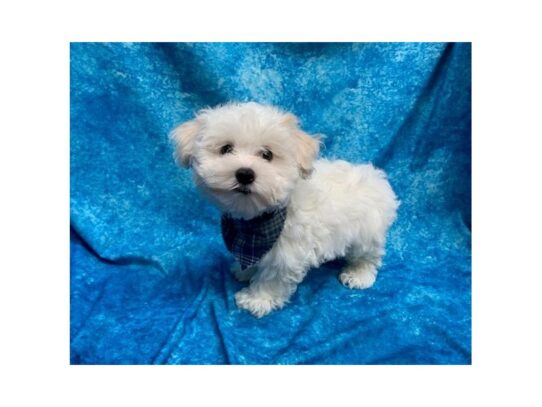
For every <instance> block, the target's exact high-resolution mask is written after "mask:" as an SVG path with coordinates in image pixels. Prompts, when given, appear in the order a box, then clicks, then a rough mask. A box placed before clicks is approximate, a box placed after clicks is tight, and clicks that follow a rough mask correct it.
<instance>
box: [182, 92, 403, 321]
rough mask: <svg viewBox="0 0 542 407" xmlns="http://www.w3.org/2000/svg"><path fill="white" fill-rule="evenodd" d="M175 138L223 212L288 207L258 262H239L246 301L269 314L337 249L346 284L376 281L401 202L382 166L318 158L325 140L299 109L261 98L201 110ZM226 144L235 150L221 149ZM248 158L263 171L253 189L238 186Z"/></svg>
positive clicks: (241, 301) (240, 301)
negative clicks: (306, 128) (311, 131)
mask: <svg viewBox="0 0 542 407" xmlns="http://www.w3.org/2000/svg"><path fill="white" fill-rule="evenodd" d="M172 138H173V140H174V142H175V143H176V146H177V153H176V154H177V158H178V161H179V162H180V163H181V164H184V165H192V169H193V174H194V180H195V182H196V184H197V185H198V186H199V187H200V188H201V189H202V190H203V191H204V192H205V193H206V194H207V195H208V196H209V197H210V198H211V199H212V200H213V201H214V202H215V203H216V204H217V205H218V207H219V208H220V209H221V210H222V211H225V212H228V213H230V214H231V215H232V216H234V217H239V218H244V219H251V218H253V217H255V216H258V215H260V214H261V213H263V212H265V211H267V210H270V209H272V208H276V207H280V206H287V208H288V213H287V218H286V222H285V224H284V229H283V231H282V233H281V235H280V237H279V239H278V240H277V242H276V243H275V245H274V246H273V248H272V249H271V250H270V251H269V252H268V253H266V254H265V255H264V257H263V258H262V259H261V260H260V263H259V264H258V266H257V267H252V268H250V269H247V270H243V271H241V270H240V269H239V268H238V267H237V268H236V267H235V266H234V267H233V269H232V270H233V271H234V274H235V275H236V277H237V278H238V279H240V280H241V281H247V280H249V279H250V285H249V286H248V287H246V288H244V289H242V290H241V291H239V292H238V293H237V294H236V295H235V299H236V302H237V305H238V306H239V307H240V308H244V309H246V310H248V311H250V312H251V313H252V314H253V315H255V316H257V317H262V316H264V315H266V314H268V313H269V312H271V311H272V310H274V309H278V308H281V307H283V306H284V305H285V304H286V303H287V302H288V300H289V298H290V297H291V295H292V294H293V293H294V292H295V290H296V287H297V285H298V284H299V283H300V282H301V281H302V280H303V278H304V277H305V275H306V273H307V271H308V270H309V269H310V268H312V267H318V266H319V265H320V264H322V263H324V262H326V261H329V260H332V259H335V258H338V257H345V258H346V259H347V266H346V267H345V269H344V270H343V271H342V272H341V274H340V276H339V278H340V280H341V282H342V283H343V284H344V285H345V286H347V287H350V288H368V287H371V286H372V285H373V283H374V282H375V279H376V274H377V268H378V267H379V266H380V264H381V258H382V256H383V254H384V244H385V238H386V232H387V230H388V228H389V226H390V225H391V224H392V223H393V221H394V219H395V216H396V211H397V207H398V205H399V204H398V201H397V199H396V197H395V194H394V192H393V190H392V189H391V187H390V185H389V183H388V181H387V179H386V175H385V174H384V172H383V171H381V170H378V169H375V168H374V167H373V166H372V165H370V164H369V165H353V164H350V163H348V162H345V161H328V160H318V161H313V160H314V158H315V156H316V155H317V153H318V146H319V141H318V140H317V139H315V138H312V137H310V136H308V135H307V134H305V133H304V132H302V131H301V130H300V129H299V127H298V125H297V120H296V119H295V117H294V116H293V115H291V114H289V113H283V112H281V111H279V110H278V109H276V108H273V107H270V106H262V105H258V104H256V103H245V104H228V105H225V106H221V107H218V108H215V109H207V110H203V111H201V112H200V113H199V114H198V115H197V117H196V119H194V120H193V121H190V122H188V123H185V124H183V125H181V126H179V127H178V128H177V129H175V130H174V131H173V133H172ZM227 143H229V144H232V145H233V146H234V150H233V152H232V153H230V154H225V155H221V154H220V153H219V150H220V147H221V146H222V145H224V144H227ZM264 148H267V149H269V150H271V151H272V152H273V154H274V157H273V159H272V160H271V161H266V160H264V159H263V158H262V156H261V151H262V149H264ZM312 165H313V168H311V167H312ZM241 167H249V168H251V169H253V170H254V172H255V173H256V179H255V181H254V183H253V184H251V185H250V189H251V193H250V194H248V195H245V194H242V193H239V192H236V191H235V190H234V189H235V188H236V187H238V186H239V185H238V184H237V181H236V179H235V171H236V170H237V169H238V168H241ZM311 172H312V175H310V176H308V175H309V174H310V173H311Z"/></svg>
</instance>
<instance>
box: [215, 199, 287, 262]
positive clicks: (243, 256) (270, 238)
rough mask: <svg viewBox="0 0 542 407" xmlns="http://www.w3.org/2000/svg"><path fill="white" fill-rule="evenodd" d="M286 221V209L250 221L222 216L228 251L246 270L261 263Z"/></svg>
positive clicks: (223, 233) (223, 232)
mask: <svg viewBox="0 0 542 407" xmlns="http://www.w3.org/2000/svg"><path fill="white" fill-rule="evenodd" d="M285 220H286V208H280V209H277V210H276V211H274V212H268V213H264V214H263V215H260V216H258V217H257V218H254V219H250V220H243V219H234V218H232V217H231V216H229V215H226V214H224V215H222V220H221V226H222V237H223V238H224V243H226V247H227V248H228V250H229V251H230V252H231V253H232V254H233V255H234V256H235V257H236V259H237V260H238V261H239V263H240V264H241V268H242V269H245V268H247V267H250V266H252V265H254V264H256V263H258V262H259V261H260V259H261V258H262V257H263V255H264V254H265V253H267V252H268V251H269V250H271V248H272V247H273V245H274V244H275V242H276V241H277V239H278V238H279V236H280V232H282V228H283V227H284V221H285Z"/></svg>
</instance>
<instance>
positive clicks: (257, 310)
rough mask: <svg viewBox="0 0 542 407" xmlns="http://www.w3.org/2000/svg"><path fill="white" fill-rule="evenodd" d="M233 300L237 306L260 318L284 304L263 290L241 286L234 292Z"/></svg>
mask: <svg viewBox="0 0 542 407" xmlns="http://www.w3.org/2000/svg"><path fill="white" fill-rule="evenodd" d="M235 302H236V303H237V306H238V307H239V308H242V309H245V310H247V311H248V312H250V313H251V314H252V315H254V316H255V317H257V318H261V317H263V316H265V315H267V314H269V313H270V312H271V311H273V310H274V309H277V308H281V307H282V306H283V305H284V301H280V300H277V299H276V298H273V297H272V296H271V295H269V294H268V293H266V292H264V291H256V290H254V289H252V288H251V287H247V288H243V289H242V290H241V291H238V292H237V293H236V294H235Z"/></svg>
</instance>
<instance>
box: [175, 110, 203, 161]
mask: <svg viewBox="0 0 542 407" xmlns="http://www.w3.org/2000/svg"><path fill="white" fill-rule="evenodd" d="M199 129H200V124H199V123H198V121H197V120H196V119H194V120H190V121H189V122H186V123H183V124H181V125H180V126H178V127H176V128H175V129H174V130H173V131H172V132H171V133H170V135H169V137H170V139H171V140H172V141H173V143H174V145H175V154H174V156H175V161H177V164H179V165H181V166H183V167H189V166H190V161H191V160H192V154H193V152H194V143H195V141H196V135H197V134H198V131H199Z"/></svg>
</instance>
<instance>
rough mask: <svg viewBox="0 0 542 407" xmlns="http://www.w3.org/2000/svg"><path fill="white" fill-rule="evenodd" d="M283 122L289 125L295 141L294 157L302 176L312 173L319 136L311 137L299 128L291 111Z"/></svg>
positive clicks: (318, 148) (318, 147) (317, 150)
mask: <svg viewBox="0 0 542 407" xmlns="http://www.w3.org/2000/svg"><path fill="white" fill-rule="evenodd" d="M284 120H285V123H286V124H288V125H290V126H291V127H292V130H293V134H294V137H295V138H296V142H297V150H296V159H297V164H298V165H299V170H300V172H301V177H302V178H307V177H308V176H309V175H310V174H311V173H312V163H313V161H314V159H315V158H316V156H317V155H318V152H319V151H320V137H318V136H316V137H311V136H309V135H308V134H307V133H305V132H304V131H302V130H301V129H300V128H299V121H298V119H297V117H295V116H294V115H293V114H291V113H287V114H286V116H285V119H284Z"/></svg>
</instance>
